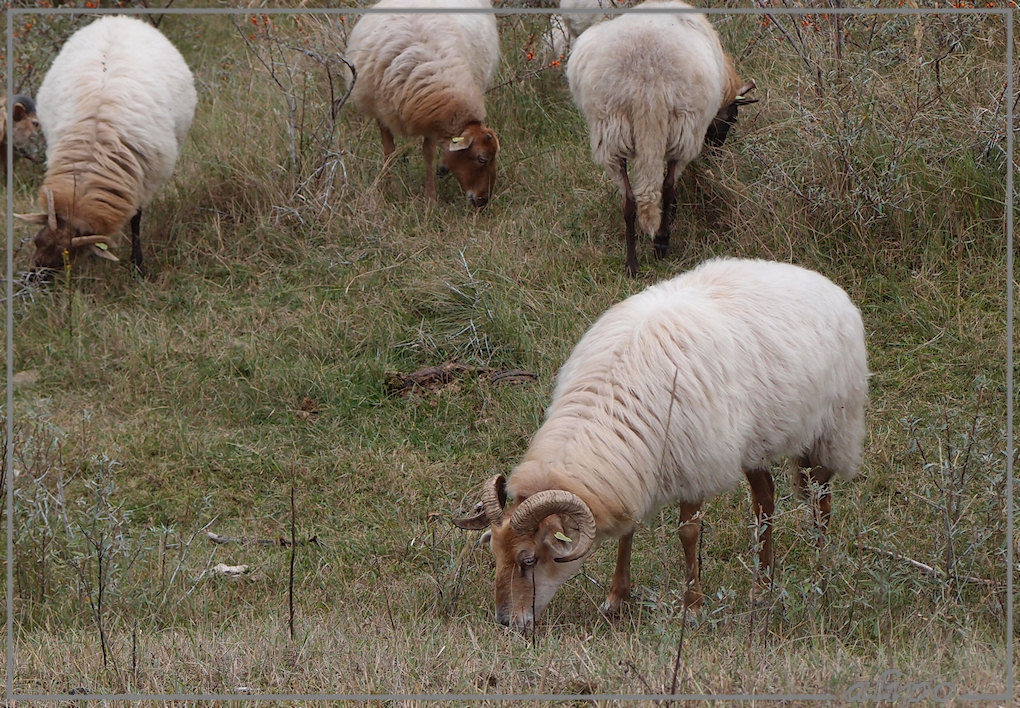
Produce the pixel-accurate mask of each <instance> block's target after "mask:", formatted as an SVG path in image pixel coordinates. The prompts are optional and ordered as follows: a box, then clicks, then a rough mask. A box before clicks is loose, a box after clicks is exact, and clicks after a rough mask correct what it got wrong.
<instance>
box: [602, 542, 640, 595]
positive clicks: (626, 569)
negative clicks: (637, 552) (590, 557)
mask: <svg viewBox="0 0 1020 708" xmlns="http://www.w3.org/2000/svg"><path fill="white" fill-rule="evenodd" d="M633 543H634V532H633V531H631V532H630V533H629V534H627V535H626V536H623V537H621V538H620V547H619V548H618V549H617V551H616V570H614V571H613V581H612V583H610V585H609V596H608V597H607V598H606V601H605V602H603V603H602V612H604V613H605V614H607V615H615V614H616V613H617V612H619V611H620V606H621V605H622V604H623V601H624V600H626V599H627V598H629V597H630V549H631V547H632V545H633Z"/></svg>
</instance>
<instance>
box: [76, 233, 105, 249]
mask: <svg viewBox="0 0 1020 708" xmlns="http://www.w3.org/2000/svg"><path fill="white" fill-rule="evenodd" d="M94 243H102V244H105V245H107V246H112V245H113V239H111V238H110V237H109V236H106V235H104V234H90V235H88V236H75V237H73V238H72V239H71V248H83V247H85V246H91V245H92V244H94Z"/></svg>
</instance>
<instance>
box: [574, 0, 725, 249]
mask: <svg viewBox="0 0 1020 708" xmlns="http://www.w3.org/2000/svg"><path fill="white" fill-rule="evenodd" d="M639 7H640V8H642V9H652V8H662V9H664V10H668V9H682V8H690V5H687V4H686V3H683V2H679V0H672V1H670V0H662V1H658V2H645V3H642V4H641V5H640V6H639ZM567 80H568V82H569V84H570V91H571V94H572V95H573V97H574V103H575V104H576V105H577V107H578V108H579V109H580V111H581V113H582V114H583V115H584V117H585V120H586V121H587V123H588V131H589V136H590V138H591V150H592V157H593V159H594V160H595V161H596V162H597V163H599V164H600V165H602V166H603V167H604V168H605V169H606V171H607V172H608V173H609V174H610V175H611V176H612V178H613V179H614V180H615V181H616V183H617V185H618V186H619V188H620V192H621V193H625V188H624V183H623V180H622V176H621V174H620V170H621V168H622V167H623V165H624V161H626V164H627V167H628V174H629V177H630V181H631V186H632V188H633V192H634V198H635V201H636V203H637V221H638V225H639V226H640V228H641V229H642V230H643V231H644V232H645V233H647V234H648V235H649V236H654V235H655V234H656V231H657V230H658V229H659V225H660V221H661V218H662V212H661V209H660V206H659V199H660V196H661V194H662V184H663V169H664V165H665V162H666V161H667V160H669V161H673V160H676V161H678V165H679V170H681V171H682V170H683V168H684V167H685V166H686V165H687V163H689V162H690V161H692V160H693V159H694V158H695V157H697V156H698V153H700V152H701V148H702V144H703V143H704V139H705V133H706V131H707V130H708V127H709V125H710V124H711V123H712V120H713V118H715V116H716V113H717V112H718V110H719V108H720V106H722V105H725V104H726V103H728V102H731V101H733V100H734V98H735V97H736V95H737V92H738V90H739V88H740V86H739V78H738V77H737V75H736V72H735V71H734V70H733V65H732V62H731V61H730V59H729V57H727V56H726V54H725V53H724V52H723V49H722V46H721V44H720V43H719V37H718V35H717V34H716V32H715V29H714V28H713V27H712V24H711V23H710V22H709V21H708V19H707V18H705V16H704V15H700V14H691V13H687V14H678V13H664V14H661V15H660V14H629V15H622V16H620V17H617V18H615V19H613V20H610V21H608V22H602V23H599V24H596V25H593V26H591V27H589V28H588V29H586V30H585V31H584V32H583V33H582V34H581V35H580V37H578V38H577V40H576V41H575V43H574V45H573V48H572V49H571V52H570V60H569V62H568V64H567Z"/></svg>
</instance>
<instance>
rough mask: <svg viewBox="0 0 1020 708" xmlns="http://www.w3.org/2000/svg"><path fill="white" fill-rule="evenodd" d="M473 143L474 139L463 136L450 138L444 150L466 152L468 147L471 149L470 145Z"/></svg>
mask: <svg viewBox="0 0 1020 708" xmlns="http://www.w3.org/2000/svg"><path fill="white" fill-rule="evenodd" d="M474 141H475V139H474V138H473V137H471V138H465V137H464V136H463V135H458V136H457V137H454V138H450V143H449V144H448V145H447V146H446V149H447V150H449V151H450V152H457V151H459V150H467V149H468V148H469V147H471V143H473V142H474Z"/></svg>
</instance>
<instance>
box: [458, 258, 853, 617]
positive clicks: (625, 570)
mask: <svg viewBox="0 0 1020 708" xmlns="http://www.w3.org/2000/svg"><path fill="white" fill-rule="evenodd" d="M867 378H868V371H867V362H866V353H865V346H864V328H863V325H862V322H861V316H860V312H859V311H858V309H857V308H856V307H855V306H854V304H853V303H852V302H851V301H850V298H849V297H848V296H847V294H846V293H845V292H844V291H843V290H842V289H840V288H839V287H838V286H836V285H835V284H834V283H832V282H831V281H830V280H828V279H826V278H825V277H823V276H821V275H819V274H818V273H815V272H813V271H810V270H806V269H803V268H800V267H797V266H794V265H790V264H785V263H776V262H770V261H754V260H735V259H715V260H711V261H708V262H706V263H704V264H702V265H701V266H700V267H698V268H696V269H694V270H692V271H690V272H688V273H685V274H683V275H681V276H679V277H677V278H674V279H672V280H668V281H665V282H662V283H659V284H657V285H654V286H652V287H650V288H648V289H647V290H645V291H644V292H641V293H639V294H637V295H634V296H633V297H630V298H628V299H627V300H624V301H623V302H621V303H619V304H618V305H616V306H615V307H613V308H611V309H610V310H609V311H607V312H606V313H605V314H603V315H602V317H600V318H599V319H598V321H597V322H596V323H595V324H594V325H593V326H592V327H591V329H589V330H588V332H587V333H586V334H585V335H584V337H583V338H582V339H581V341H580V342H579V343H578V344H577V346H576V347H575V348H574V351H573V353H572V354H571V355H570V358H569V359H568V360H567V362H566V363H565V364H564V365H563V368H562V369H561V370H560V372H559V375H558V379H557V382H556V387H555V390H554V392H553V399H552V403H551V404H550V406H549V408H548V410H547V412H546V418H545V422H544V423H543V424H542V426H541V428H540V429H539V430H538V432H537V433H535V436H534V438H533V439H532V441H531V444H530V446H529V447H528V449H527V452H526V453H525V455H524V459H523V461H522V462H521V463H520V464H518V465H517V466H516V467H515V468H514V470H513V473H512V474H511V476H510V479H509V480H506V479H504V477H503V476H502V475H497V476H496V477H494V478H492V479H491V480H490V481H489V482H488V483H487V485H486V486H485V487H484V489H483V492H482V501H481V502H480V503H479V504H478V505H477V506H476V508H475V512H476V515H475V516H472V517H468V518H463V519H457V520H455V521H454V523H455V524H457V525H458V526H460V527H461V528H466V529H474V530H481V529H486V528H488V529H489V530H490V532H491V538H490V544H491V548H492V552H493V555H494V556H495V559H496V591H495V596H496V619H497V620H498V621H499V622H501V623H503V624H510V625H513V626H516V627H525V626H529V625H531V624H532V623H533V622H534V620H535V618H536V617H537V616H538V615H539V614H540V613H541V612H542V610H543V609H544V608H545V607H546V605H547V604H548V603H549V600H550V599H551V598H552V596H553V593H554V592H555V591H556V589H557V588H558V587H559V586H560V585H561V584H563V583H564V582H565V581H566V580H567V579H568V578H570V577H571V576H573V575H574V574H575V573H577V572H578V570H579V569H580V566H581V563H582V561H583V560H584V559H585V558H586V557H587V556H588V555H589V554H590V553H591V552H592V551H593V550H594V549H595V548H596V547H597V546H598V544H599V543H600V542H601V541H602V540H604V539H606V538H610V537H612V538H618V539H619V552H618V555H617V563H616V571H615V573H614V574H613V579H612V584H611V586H610V590H609V596H608V598H607V599H606V602H605V603H604V605H603V610H604V611H606V612H615V611H617V610H618V609H619V607H620V605H621V603H622V602H623V600H625V599H626V598H627V597H628V596H629V593H630V552H631V541H632V537H633V535H634V531H635V529H636V528H637V526H638V525H640V524H641V523H643V522H644V521H646V520H648V519H651V518H653V517H654V516H655V514H656V513H657V512H658V510H659V509H660V508H661V507H662V506H664V505H666V504H667V503H669V502H674V501H676V502H679V503H680V519H681V527H680V540H681V542H682V544H683V549H684V556H685V560H686V575H687V583H688V586H687V591H686V594H685V600H686V602H687V604H688V606H689V607H698V606H699V605H700V604H701V603H702V601H703V595H702V592H701V586H700V584H699V582H698V533H699V518H700V514H699V510H700V507H701V505H702V503H703V502H705V501H706V500H708V499H710V498H712V497H714V496H715V495H717V494H719V493H720V492H723V491H724V490H726V489H729V488H731V487H733V486H734V485H736V484H737V483H738V482H739V480H740V479H741V478H746V479H747V480H748V482H750V485H751V499H752V502H753V507H754V510H755V512H756V515H757V521H758V529H759V531H758V534H759V539H760V546H759V560H760V568H761V569H762V570H763V574H762V576H760V578H759V580H760V581H762V582H764V583H766V584H767V583H769V582H770V581H771V568H772V532H771V518H772V514H773V510H774V486H773V479H772V474H771V472H770V467H769V465H770V463H771V462H773V461H776V460H778V459H780V458H784V457H785V458H787V459H788V460H790V461H791V463H792V464H794V465H797V471H796V475H795V477H796V480H797V482H798V487H799V490H800V491H801V492H802V493H806V491H807V489H808V484H809V483H810V482H815V483H817V484H819V485H821V491H820V499H819V503H818V506H819V507H820V509H819V511H820V515H819V517H818V518H819V521H818V525H819V526H820V527H821V530H824V529H825V528H826V526H827V524H828V519H829V516H830V514H831V508H832V507H831V497H830V491H829V481H830V479H831V478H832V477H834V476H835V477H841V478H849V477H851V476H853V475H854V474H855V472H856V470H857V467H858V464H859V462H860V458H861V447H862V441H863V436H864V408H865V404H866V400H867V395H868V394H867Z"/></svg>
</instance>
